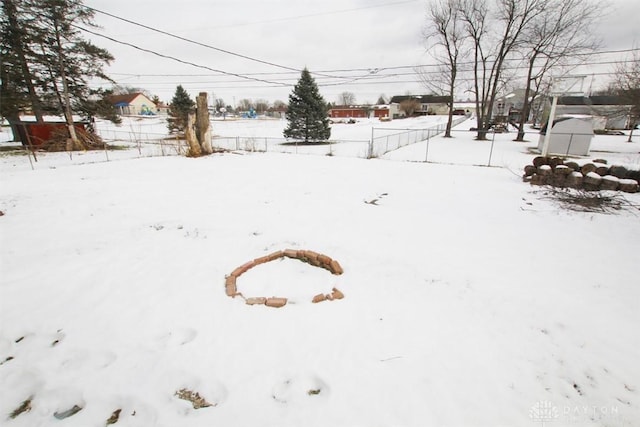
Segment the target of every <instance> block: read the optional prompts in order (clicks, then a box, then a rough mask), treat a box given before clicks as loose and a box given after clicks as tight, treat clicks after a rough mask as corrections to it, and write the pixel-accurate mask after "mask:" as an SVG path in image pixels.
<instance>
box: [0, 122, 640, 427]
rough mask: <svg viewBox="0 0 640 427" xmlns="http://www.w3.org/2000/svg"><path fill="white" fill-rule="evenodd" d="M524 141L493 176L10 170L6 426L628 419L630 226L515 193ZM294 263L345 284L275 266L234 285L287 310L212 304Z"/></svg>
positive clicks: (619, 218)
mask: <svg viewBox="0 0 640 427" xmlns="http://www.w3.org/2000/svg"><path fill="white" fill-rule="evenodd" d="M465 135H467V134H465ZM509 136H510V137H512V135H509ZM456 141H457V142H458V143H459V144H455V145H454V144H450V145H448V146H447V147H448V148H447V150H449V151H452V150H458V149H459V148H460V150H461V151H459V152H458V153H457V154H456V153H452V152H449V153H448V154H447V155H448V156H452V155H453V156H455V155H459V156H464V155H465V150H466V148H465V147H467V146H470V144H485V143H478V142H475V141H471V140H465V138H464V137H460V138H457V139H456ZM607 141H610V140H607ZM536 143H537V141H536ZM422 144H423V143H420V144H415V145H412V146H410V147H406V148H403V149H402V150H399V151H398V152H393V153H389V155H388V156H389V157H394V158H396V157H397V159H398V160H417V161H422V160H424V158H423V157H422V156H423V155H424V153H425V151H424V149H425V148H426V147H425V146H424V145H422ZM504 144H505V146H506V145H507V140H506V139H504ZM530 145H535V144H534V143H533V142H532V143H528V144H521V145H519V144H517V143H510V145H509V147H512V148H509V149H506V150H504V152H505V153H509V154H504V155H503V156H502V157H501V158H500V159H499V160H498V161H497V162H496V164H498V165H501V166H502V165H504V166H507V167H504V168H486V167H472V166H464V165H457V166H451V165H443V164H424V163H416V162H402V161H387V160H384V159H373V160H363V159H353V158H343V157H326V156H295V155H287V154H277V153H254V154H246V155H238V154H222V155H213V156H209V157H204V158H199V159H189V158H184V157H176V156H172V157H155V158H135V159H126V158H122V159H121V160H120V161H111V162H104V158H102V159H101V160H100V159H99V156H104V153H84V154H82V156H85V157H84V158H83V159H84V161H83V164H77V163H74V162H71V161H70V160H69V157H68V156H67V155H66V154H64V153H56V154H46V155H43V156H42V157H43V159H42V160H41V161H42V162H43V163H39V164H38V166H37V167H36V170H35V171H31V170H30V168H29V164H28V161H27V160H26V159H25V158H24V157H17V156H1V157H0V166H1V169H0V178H1V181H2V185H1V186H0V210H1V211H2V212H3V213H4V215H3V216H1V217H0V241H1V249H0V263H1V264H0V272H1V275H0V363H1V365H0V420H2V421H1V422H0V424H2V425H7V426H12V427H13V426H49V425H58V424H59V423H64V425H65V426H104V425H105V424H106V423H107V420H109V419H110V418H111V420H112V421H113V420H114V414H116V413H117V417H115V418H117V422H116V423H115V424H114V425H115V426H145V427H146V426H167V427H169V426H205V425H225V426H256V425H260V426H300V425H305V426H327V425H333V426H391V425H393V426H428V425H450V426H496V425H513V426H540V425H542V423H544V425H553V426H569V425H571V426H573V425H580V426H589V425H593V426H634V425H638V420H639V419H640V396H639V393H640V371H639V370H638V368H637V361H638V360H640V336H639V335H638V333H637V330H638V326H640V288H639V287H638V286H637V280H638V279H637V276H638V274H637V264H638V263H637V259H638V258H637V252H638V240H639V238H640V221H639V220H638V215H639V213H638V211H637V209H633V208H630V209H627V210H621V211H619V212H617V213H615V214H601V213H584V212H574V211H568V210H564V209H562V208H560V207H559V206H558V205H557V204H556V203H554V202H553V201H551V200H547V199H546V198H543V197H542V194H541V192H540V189H538V188H532V187H530V186H529V185H528V184H524V183H523V182H522V180H521V178H520V176H519V174H520V173H521V169H520V168H521V167H522V166H523V165H524V164H526V163H528V162H530V160H531V158H532V157H533V155H532V154H529V153H528V152H527V147H528V146H530ZM596 145H597V144H596ZM621 147H623V150H627V151H625V152H622V153H620V152H619V151H618V152H616V153H610V154H611V155H612V156H614V157H615V156H618V157H617V158H625V159H627V161H628V162H629V163H634V162H636V163H637V155H638V154H637V153H638V149H637V148H636V147H637V144H635V143H634V144H626V145H621ZM412 150H415V156H417V159H416V158H413V157H412V154H409V153H410V152H411V151H412ZM443 150H444V148H443ZM634 150H635V151H634ZM607 151H611V150H607ZM501 152H502V151H501ZM110 154H111V153H110ZM598 154H601V153H598ZM434 155H435V154H434ZM606 155H607V153H604V154H603V155H602V156H599V155H598V157H605V158H606ZM91 156H95V158H96V161H97V162H98V163H93V162H92V161H91V158H92V157H91ZM78 157H80V155H77V156H74V158H76V159H77V158H78ZM402 157H404V158H402ZM45 166H46V167H45ZM514 172H515V173H514ZM625 197H627V199H628V200H629V201H630V202H631V203H634V204H636V205H638V204H640V195H638V194H631V195H626V196H625ZM286 248H292V249H310V250H314V251H317V252H320V253H324V254H327V255H328V256H330V257H332V258H334V259H336V260H338V261H339V262H340V264H341V265H342V267H343V268H344V274H342V275H340V276H335V275H331V274H330V273H329V272H327V271H325V270H321V269H316V268H313V267H310V266H309V265H307V264H304V263H301V262H299V261H295V260H290V259H282V260H279V261H275V262H272V263H269V264H265V265H262V266H258V267H256V268H254V269H252V270H249V271H248V272H247V273H245V274H244V275H242V277H241V278H239V279H238V290H239V291H240V292H242V293H243V294H245V295H247V296H272V295H277V296H284V297H289V298H290V300H289V303H288V304H287V305H286V306H285V307H283V308H280V309H274V308H269V307H265V306H248V305H245V304H244V302H243V301H242V299H240V298H235V299H232V298H229V297H227V296H226V295H225V290H224V282H225V276H226V275H228V274H229V273H230V272H231V271H232V270H233V269H234V268H236V267H237V266H239V265H241V264H243V263H244V262H246V261H248V260H251V259H253V258H257V257H260V256H263V255H266V254H269V253H271V252H274V251H277V250H281V249H286ZM333 287H337V288H338V289H340V290H341V291H342V292H343V293H344V294H345V298H344V299H342V300H337V301H325V302H322V303H319V304H313V303H312V302H311V299H312V297H313V296H314V295H316V294H317V293H320V292H324V293H327V292H330V291H331V289H332V288H333ZM183 389H185V390H190V391H193V392H197V393H199V396H201V397H202V398H204V399H205V400H206V401H207V402H208V403H210V404H211V406H209V407H205V408H200V409H194V407H193V405H192V404H191V403H190V402H187V401H185V400H182V399H180V398H179V396H178V394H180V393H179V391H180V390H183ZM25 402H28V405H23V403H25ZM21 406H22V407H23V408H24V409H25V411H24V412H21V413H19V414H16V412H17V411H16V410H17V409H19V408H20V407H21ZM26 406H28V407H29V410H26V409H27V408H26ZM74 407H77V408H79V409H80V410H79V411H78V412H77V413H75V414H74V415H71V416H68V417H67V418H64V419H63V420H62V421H61V420H58V419H57V418H56V415H57V416H58V418H63V417H64V416H66V415H69V414H70V412H73V411H72V410H73V408H74ZM118 410H119V412H118ZM12 413H14V415H15V417H13V418H12V417H10V415H11V414H12Z"/></svg>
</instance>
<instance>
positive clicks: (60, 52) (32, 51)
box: [0, 0, 113, 149]
mask: <svg viewBox="0 0 640 427" xmlns="http://www.w3.org/2000/svg"><path fill="white" fill-rule="evenodd" d="M2 9H3V12H4V13H3V14H2V16H1V18H2V19H0V32H1V33H2V41H1V42H0V54H1V56H2V62H3V68H4V69H3V70H0V71H1V74H2V79H3V80H2V88H1V90H2V93H1V95H3V99H2V100H3V105H2V113H3V114H6V113H8V114H9V115H8V118H9V119H10V121H11V119H14V120H15V117H16V116H17V113H19V112H22V111H24V110H25V109H29V107H30V109H31V110H32V111H33V113H34V114H35V115H36V119H37V120H38V121H42V114H43V113H44V112H48V113H52V114H63V115H64V116H65V119H66V121H67V124H68V125H69V136H70V137H71V140H72V143H71V144H70V145H69V148H70V149H71V148H79V147H74V146H75V145H76V144H77V143H78V141H77V138H76V135H75V129H74V127H73V116H72V115H73V113H87V112H88V111H87V110H92V111H98V110H97V109H96V108H94V106H92V105H90V104H91V101H90V99H91V98H92V96H93V95H95V93H94V92H92V91H91V90H90V89H89V85H88V81H89V80H90V79H92V78H100V79H102V80H107V81H110V79H109V78H108V77H107V76H106V75H105V73H104V72H103V67H104V65H106V64H108V63H109V62H110V61H112V60H113V56H111V54H110V53H109V52H107V51H106V50H104V49H101V48H99V47H97V46H95V45H93V44H92V43H91V42H89V41H88V40H85V39H83V38H82V37H81V35H80V31H79V30H78V27H76V25H78V24H80V25H83V26H84V27H89V28H90V27H93V26H94V24H93V12H92V11H91V10H89V9H87V8H85V7H84V6H83V4H82V0H2ZM5 79H7V81H6V82H5ZM9 93H13V94H14V96H13V97H5V96H4V95H7V94H9ZM87 107H88V108H87ZM100 111H102V109H100Z"/></svg>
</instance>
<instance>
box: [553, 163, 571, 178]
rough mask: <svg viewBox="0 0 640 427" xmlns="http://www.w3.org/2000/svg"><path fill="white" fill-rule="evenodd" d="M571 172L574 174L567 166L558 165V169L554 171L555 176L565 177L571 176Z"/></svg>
mask: <svg viewBox="0 0 640 427" xmlns="http://www.w3.org/2000/svg"><path fill="white" fill-rule="evenodd" d="M571 172H573V169H571V168H570V167H569V166H565V165H558V166H556V168H555V169H554V170H553V173H554V174H555V175H564V176H567V175H569V174H570V173H571Z"/></svg>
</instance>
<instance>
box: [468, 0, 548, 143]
mask: <svg viewBox="0 0 640 427" xmlns="http://www.w3.org/2000/svg"><path fill="white" fill-rule="evenodd" d="M460 2H461V5H462V7H461V17H462V19H463V21H464V23H465V27H466V32H467V35H468V36H469V38H470V39H471V41H472V43H473V47H472V49H473V55H474V70H473V74H474V91H475V95H476V111H477V123H478V135H477V139H479V140H484V139H486V135H487V131H488V129H489V127H490V126H491V124H492V115H493V108H494V105H495V102H496V98H497V95H498V89H499V88H500V87H502V86H503V85H504V76H503V71H504V64H505V61H506V60H507V58H509V56H510V55H511V54H512V53H513V52H514V50H515V49H516V48H517V47H518V46H519V45H520V44H522V41H523V37H524V35H525V29H527V28H528V27H529V26H530V25H531V22H532V20H534V19H535V18H536V17H537V16H538V15H539V14H540V13H542V11H543V10H544V5H545V4H546V0H497V1H496V6H495V10H490V9H489V8H488V6H487V2H486V1H485V0H460Z"/></svg>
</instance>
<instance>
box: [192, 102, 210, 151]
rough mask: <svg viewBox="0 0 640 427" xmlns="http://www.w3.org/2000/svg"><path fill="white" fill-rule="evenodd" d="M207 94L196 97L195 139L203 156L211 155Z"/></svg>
mask: <svg viewBox="0 0 640 427" xmlns="http://www.w3.org/2000/svg"><path fill="white" fill-rule="evenodd" d="M208 104H209V103H208V102H207V92H200V94H199V95H198V96H196V138H197V139H198V143H199V144H200V147H201V149H202V152H203V153H204V154H211V153H213V148H211V125H210V123H209V105H208Z"/></svg>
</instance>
